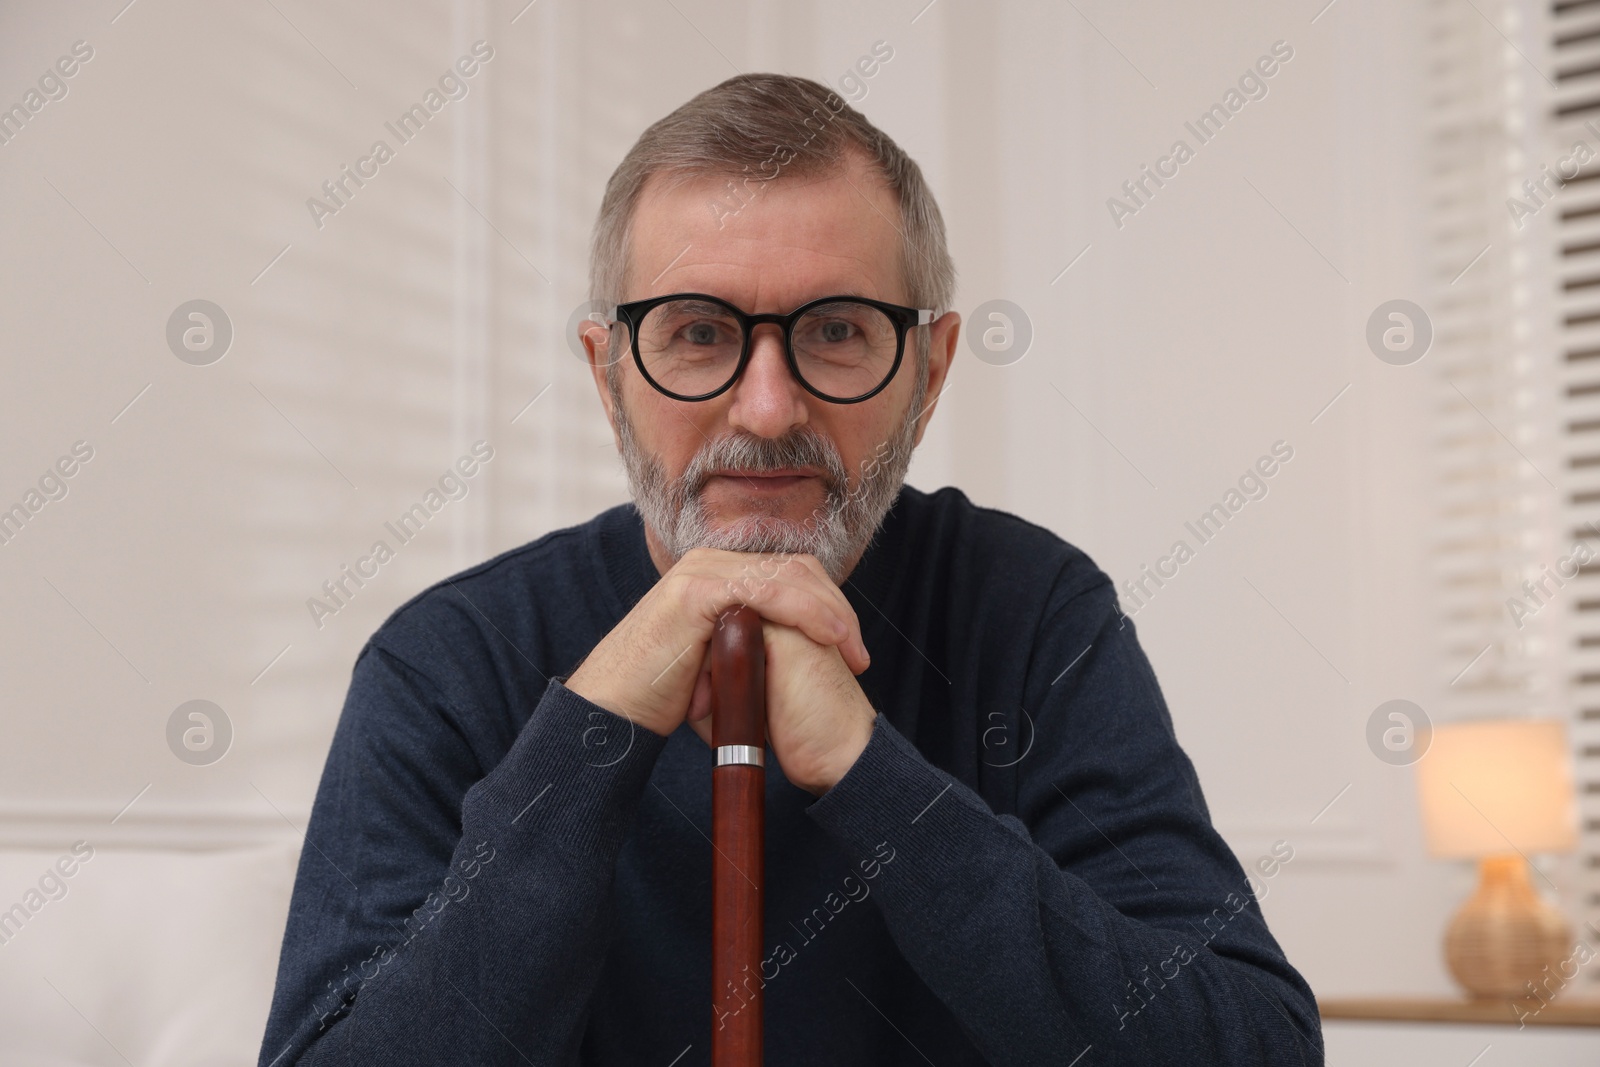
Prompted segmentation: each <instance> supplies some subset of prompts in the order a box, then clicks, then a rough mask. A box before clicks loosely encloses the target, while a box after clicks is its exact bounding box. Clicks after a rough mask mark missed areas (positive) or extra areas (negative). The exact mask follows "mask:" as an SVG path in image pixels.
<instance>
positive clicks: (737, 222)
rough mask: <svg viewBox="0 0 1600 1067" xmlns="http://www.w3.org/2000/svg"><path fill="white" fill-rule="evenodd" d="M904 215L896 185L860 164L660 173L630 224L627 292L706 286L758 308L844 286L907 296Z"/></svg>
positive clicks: (785, 305) (642, 294)
mask: <svg viewBox="0 0 1600 1067" xmlns="http://www.w3.org/2000/svg"><path fill="white" fill-rule="evenodd" d="M730 181H731V182H732V183H733V188H731V189H730V188H729V182H730ZM899 225H900V223H899V206H898V203H897V202H896V199H895V197H894V195H893V194H892V193H891V192H890V191H889V190H888V188H887V187H886V186H885V185H884V183H883V181H882V179H881V178H880V177H878V176H877V175H876V174H875V173H873V172H871V171H868V170H866V169H865V168H863V167H860V166H852V167H850V168H848V169H843V168H841V169H836V170H830V171H826V172H822V173H818V174H808V175H806V176H804V177H792V176H791V177H788V178H785V177H784V176H782V175H780V177H779V178H778V179H777V180H774V181H771V182H765V183H763V182H757V181H755V180H750V181H749V182H745V181H744V180H742V178H732V177H730V176H728V175H726V174H722V175H696V176H693V177H688V178H684V177H680V176H674V178H673V179H672V180H670V181H669V180H657V178H652V179H651V180H650V182H648V183H647V184H646V185H645V187H644V189H643V190H641V193H640V198H639V202H638V205H637V207H636V210H635V212H634V217H633V224H632V226H631V227H630V241H629V245H630V248H629V252H630V255H629V271H628V274H629V280H628V291H627V299H630V300H639V299H644V298H646V297H649V296H658V295H661V294H664V293H673V292H689V291H693V292H705V293H710V294H712V295H714V296H720V297H723V298H724V299H727V300H731V301H733V302H734V303H737V304H739V305H740V306H742V307H744V308H745V309H746V310H747V311H752V312H761V311H768V310H776V311H782V310H788V309H789V308H790V307H792V306H796V305H798V304H800V303H803V302H805V301H806V300H809V299H814V298H816V297H818V296H829V295H836V294H853V295H859V296H868V297H874V298H876V299H880V300H891V301H896V302H901V301H904V300H905V298H906V297H905V293H904V285H903V279H902V277H901V270H900V248H901V240H900V234H899V230H898V227H899ZM766 305H770V307H769V306H766Z"/></svg>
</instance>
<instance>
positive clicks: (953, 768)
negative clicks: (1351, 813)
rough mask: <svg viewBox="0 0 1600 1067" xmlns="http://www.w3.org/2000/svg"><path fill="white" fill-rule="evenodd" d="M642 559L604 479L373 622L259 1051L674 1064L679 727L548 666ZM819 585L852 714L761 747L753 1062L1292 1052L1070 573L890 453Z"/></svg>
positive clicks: (621, 607) (1165, 768) (1045, 549)
mask: <svg viewBox="0 0 1600 1067" xmlns="http://www.w3.org/2000/svg"><path fill="white" fill-rule="evenodd" d="M659 577H660V575H659V572H657V570H656V568H655V565H654V564H653V562H652V561H651V559H650V555H649V552H648V550H647V548H646V546H645V539H644V528H643V525H642V521H641V519H640V517H639V513H638V511H637V510H636V509H635V508H634V507H633V505H632V504H625V505H620V506H618V507H614V508H611V509H609V510H607V511H605V512H602V513H601V514H600V515H598V516H596V517H595V518H594V519H592V520H590V521H589V522H587V523H584V524H582V525H579V526H574V527H571V528H568V529H564V530H559V531H556V532H554V533H551V534H549V535H547V536H545V537H542V538H540V539H539V540H537V541H534V542H533V543H531V544H528V545H525V546H523V547H522V548H518V549H516V550H514V551H511V552H507V553H505V554H504V555H501V556H499V557H497V558H495V559H492V560H490V561H489V562H487V563H484V564H481V565H480V566H477V567H474V568H472V569H470V570H467V571H465V572H463V573H461V574H458V575H456V576H455V577H453V578H449V579H446V580H445V581H443V582H440V583H439V584H438V585H435V586H433V587H432V588H430V589H428V590H427V591H425V592H423V593H422V594H420V595H418V596H417V597H415V598H414V599H412V600H411V601H410V602H409V603H407V604H405V605H404V606H402V607H401V608H400V609H399V610H397V611H396V612H395V613H394V614H393V615H392V616H391V617H390V618H389V619H388V621H387V622H385V623H384V625H383V626H382V627H381V628H380V629H379V630H378V631H377V632H376V633H375V634H373V636H372V638H371V639H370V641H369V642H368V643H367V645H366V646H365V647H364V648H363V649H362V651H361V654H360V655H359V656H358V657H357V659H356V664H355V669H354V672H353V675H352V678H351V683H350V689H349V694H348V696H347V698H346V701H345V705H344V710H343V713H342V714H341V715H340V718H339V722H338V726H337V728H336V730H335V733H334V738H333V745H332V748H331V750H330V751H329V753H328V758H327V763H326V766H325V768H324V770H323V775H322V780H321V784H320V786H319V787H318V790H317V794H316V800H315V803H314V806H313V808H312V813H311V820H310V825H309V827H308V829H307V833H306V844H305V848H304V849H303V851H302V853H301V857H300V863H299V870H298V873H297V876H296V880H295V887H294V894H293V898H292V901H291V904H290V909H289V919H288V927H287V931H286V933H285V936H284V941H283V949H282V955H281V959H280V962H279V968H278V978H277V989H276V993H275V996H274V998H273V1002H272V1008H271V1014H270V1017H269V1019H268V1022H267V1029H266V1035H265V1038H264V1041H263V1044H262V1049H261V1058H260V1064H261V1065H263V1067H267V1065H273V1067H288V1065H290V1064H316V1065H328V1064H341V1065H343V1064H352V1065H353V1064H363V1065H365V1064H410V1063H416V1064H507V1065H512V1064H539V1065H544V1064H559V1065H575V1064H586V1065H587V1064H593V1065H613V1064H615V1065H627V1067H636V1065H640V1064H651V1065H657V1067H668V1065H669V1064H670V1065H673V1067H689V1065H692V1064H707V1063H709V1054H710V1040H711V1030H712V1027H713V1025H714V1020H713V1011H712V1000H711V963H710V948H711V884H710V876H711V843H710V838H709V834H710V830H711V794H710V786H711V770H712V765H713V757H712V753H711V751H710V749H709V748H708V747H707V746H706V745H705V744H704V743H703V742H702V741H701V740H700V739H699V737H698V736H696V735H695V734H694V732H693V731H692V730H691V729H690V728H689V727H688V726H687V725H684V726H683V727H681V728H680V729H678V730H677V731H676V732H675V733H674V734H673V735H672V736H671V737H665V738H664V737H661V736H659V735H657V734H654V733H651V732H650V731H648V730H645V729H643V728H637V729H636V728H634V727H633V726H632V724H631V723H629V722H628V721H627V720H626V719H624V718H622V717H620V716H617V715H614V714H612V713H611V712H609V711H607V710H606V709H604V708H601V707H599V706H597V705H595V704H592V703H590V702H589V701H587V700H585V699H584V698H582V697H580V696H578V695H577V694H575V693H573V692H572V691H571V690H569V689H567V688H566V687H565V686H564V685H562V681H563V680H564V679H565V678H566V677H567V676H568V675H569V674H570V673H571V672H572V671H573V670H574V669H575V668H576V666H577V664H578V663H579V662H580V661H581V660H582V658H583V657H584V656H585V655H587V654H588V652H589V651H590V650H591V649H592V648H593V647H594V646H595V645H596V644H597V643H598V642H599V641H600V639H601V638H602V637H604V636H605V635H606V634H607V633H608V632H609V631H610V630H611V628H612V627H613V626H614V625H616V623H617V622H618V621H619V620H620V619H621V618H622V617H623V615H624V614H626V613H627V611H628V610H629V609H630V608H631V607H632V606H633V605H634V604H635V603H637V602H638V600H639V598H640V597H641V596H642V595H643V594H644V593H645V592H646V591H647V590H648V589H649V588H650V586H651V585H652V584H653V583H654V582H655V581H657V580H658V579H659ZM844 589H845V593H846V596H847V597H848V598H849V601H850V603H851V605H852V606H853V607H854V609H855V611H856V613H857V615H858V616H859V618H860V620H861V625H862V634H863V638H864V640H865V642H866V645H867V648H868V650H869V651H870V652H871V654H872V665H871V666H870V667H869V668H868V669H867V671H866V672H865V673H864V674H862V675H860V676H859V682H860V684H861V687H862V690H863V691H864V692H865V693H866V695H867V697H868V698H869V699H870V700H871V702H872V705H873V707H875V708H876V709H877V710H878V712H879V715H878V718H877V720H876V723H875V725H874V727H873V733H872V737H871V740H870V742H869V743H868V745H867V747H866V749H865V751H863V752H862V754H861V757H860V759H859V760H858V761H857V762H856V764H855V765H854V766H853V767H851V769H850V770H849V772H848V773H847V774H846V775H845V776H844V777H843V778H842V779H840V781H839V782H838V783H836V784H835V785H834V787H833V788H832V789H831V790H829V791H828V792H827V793H826V794H824V795H823V796H821V797H820V798H819V797H814V796H812V795H811V794H810V793H808V792H806V791H804V790H802V789H800V788H798V787H796V786H794V785H792V784H791V783H789V782H788V781H787V780H786V779H785V778H784V777H783V772H782V769H781V768H780V766H779V765H778V762H777V760H776V759H772V758H769V759H768V761H767V793H766V816H767V823H766V900H765V908H766V912H765V934H766V945H767V951H766V953H765V955H766V958H765V959H764V961H763V964H762V969H761V970H762V975H761V978H762V981H763V983H764V985H763V988H764V994H763V995H764V999H765V1005H764V1007H765V1012H764V1015H765V1028H766V1062H767V1063H768V1064H769V1065H771V1067H784V1065H791V1064H793V1065H804V1067H817V1065H828V1067H843V1065H857V1064H860V1065H867V1064H872V1065H884V1064H908V1065H909V1064H915V1065H919V1067H923V1065H926V1064H930V1063H931V1064H937V1065H939V1067H946V1065H957V1064H982V1063H990V1064H996V1065H1007V1067H1009V1065H1015V1064H1061V1065H1066V1064H1073V1063H1080V1064H1081V1067H1090V1065H1099V1064H1108V1063H1117V1064H1120V1063H1127V1064H1140V1065H1144V1067H1154V1065H1157V1064H1180V1063H1181V1064H1185V1065H1191V1067H1192V1065H1196V1064H1218V1065H1224V1064H1225V1065H1228V1067H1250V1065H1255V1064H1261V1065H1266V1064H1271V1065H1274V1067H1281V1065H1285V1064H1298V1065H1320V1064H1322V1062H1323V1056H1322V1035H1321V1024H1320V1020H1319V1019H1318V1015H1317V1008H1316V1004H1315V1001H1314V1000H1313V998H1312V994H1311V990H1310V988H1309V987H1308V986H1307V985H1306V983H1305V981H1304V980H1303V979H1302V978H1301V976H1300V975H1299V973H1297V972H1296V970H1295V969H1294V968H1293V967H1292V966H1290V964H1289V962H1288V961H1287V960H1286V959H1285V958H1284V955H1283V953H1282V951H1281V950H1280V949H1279V947H1278V944H1277V942H1276V941H1275V940H1274V939H1273V937H1272V935H1271V933H1270V932H1268V930H1267V927H1266V924H1265V922H1264V921H1263V919H1262V916H1261V910H1260V907H1259V906H1258V904H1257V903H1256V900H1255V898H1254V895H1253V892H1252V881H1251V879H1249V878H1247V877H1246V872H1245V870H1244V869H1243V868H1242V867H1241V866H1240V864H1239V862H1238V860H1237V859H1235V857H1234V855H1233V853H1232V852H1231V851H1230V850H1229V848H1228V846H1227V845H1226V844H1225V843H1224V842H1223V841H1222V839H1221V838H1220V837H1219V836H1218V835H1217V833H1216V831H1215V830H1214V829H1213V828H1212V826H1211V821H1210V816H1209V813H1208V811H1207V809H1206V804H1205V800H1204V798H1203V797H1202V795H1201V791H1200V784H1199V781H1198V780H1197V778H1196V776H1195V772H1194V768H1193V766H1192V764H1191V763H1190V761H1189V759H1188V757H1187V756H1186V755H1185V754H1184V752H1183V750H1182V749H1181V748H1180V747H1179V745H1178V742H1177V739H1176V738H1175V736H1174V734H1173V728H1172V720H1171V717H1170V715H1169V714H1168V711H1167V708H1166V705H1165V703H1164V701H1163V699H1162V696H1161V692H1160V689H1159V687H1158V686H1157V683H1156V678H1155V675H1154V673H1153V672H1152V671H1151V668H1150V664H1149V662H1148V660H1147V659H1146V657H1145V655H1144V653H1143V651H1142V650H1141V649H1140V647H1139V644H1138V641H1137V639H1136V636H1135V633H1134V626H1133V623H1132V622H1131V621H1130V620H1128V619H1127V618H1125V617H1124V616H1123V615H1122V614H1121V613H1120V612H1119V611H1118V609H1117V607H1116V598H1115V592H1114V589H1113V587H1112V585H1111V582H1110V580H1109V579H1108V578H1107V576H1106V575H1105V573H1104V572H1103V571H1101V570H1100V569H1099V568H1098V567H1097V566H1096V565H1095V564H1094V563H1093V562H1092V561H1091V560H1090V559H1089V558H1088V557H1087V556H1086V555H1084V553H1082V552H1081V551H1079V550H1078V549H1076V548H1074V547H1072V546H1071V545H1069V544H1067V543H1066V542H1064V541H1063V540H1061V539H1060V538H1059V537H1057V536H1055V535H1054V534H1052V533H1051V532H1050V531H1048V530H1045V529H1043V528H1041V527H1039V526H1036V525H1033V524H1032V523H1029V522H1026V521H1024V520H1022V519H1020V518H1017V517H1016V516H1014V515H1010V514H1007V513H1005V512H1002V511H997V510H993V509H988V508H980V507H977V506H975V505H974V504H972V503H971V501H969V500H968V499H967V497H966V496H965V495H963V494H962V493H961V492H960V491H959V490H956V489H950V488H946V489H942V490H940V491H938V492H936V493H931V494H930V493H923V492H920V491H918V490H916V489H913V488H911V487H909V486H907V487H905V488H903V489H902V491H901V493H900V495H899V498H898V499H897V501H896V503H895V506H894V508H893V509H892V510H891V511H890V513H889V516H888V518H887V519H886V520H885V522H884V525H883V527H882V529H881V530H880V531H879V534H878V536H877V538H876V539H875V540H874V542H873V544H872V546H871V547H870V548H869V549H868V551H867V553H866V555H865V556H864V557H863V558H862V561H861V563H860V564H859V566H858V567H857V568H856V571H855V572H854V573H853V574H852V575H851V576H850V577H849V579H848V580H847V581H846V583H845V587H844ZM1284 858H1286V857H1285V856H1284V855H1282V854H1280V855H1279V856H1278V857H1277V859H1279V860H1281V859H1284ZM1264 859H1270V858H1264ZM1275 870H1276V868H1275V867H1274V868H1272V870H1271V871H1269V869H1268V866H1266V865H1264V866H1263V867H1262V873H1260V874H1258V873H1257V872H1256V871H1255V870H1254V865H1252V872H1251V874H1252V876H1253V877H1254V878H1255V883H1254V884H1255V885H1256V886H1259V885H1260V884H1261V879H1263V878H1264V877H1265V876H1266V874H1267V873H1273V872H1275ZM1259 891H1260V890H1259V889H1256V890H1255V892H1259ZM1085 1050H1089V1051H1088V1054H1087V1055H1086V1056H1084V1053H1085ZM1079 1056H1084V1058H1083V1059H1082V1060H1081V1061H1079V1060H1078V1059H1077V1057H1079Z"/></svg>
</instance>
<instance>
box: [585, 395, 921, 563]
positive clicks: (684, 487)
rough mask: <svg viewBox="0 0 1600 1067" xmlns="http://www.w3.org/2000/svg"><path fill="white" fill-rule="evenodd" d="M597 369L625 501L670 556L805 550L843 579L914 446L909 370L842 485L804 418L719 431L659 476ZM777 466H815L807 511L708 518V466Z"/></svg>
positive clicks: (840, 466) (838, 464)
mask: <svg viewBox="0 0 1600 1067" xmlns="http://www.w3.org/2000/svg"><path fill="white" fill-rule="evenodd" d="M606 377H607V381H608V384H609V385H610V387H611V388H610V392H611V399H612V408H613V410H614V411H615V412H616V423H617V436H618V437H619V438H620V439H621V442H622V463H623V466H624V468H625V469H626V470H627V474H628V487H629V489H630V490H631V491H632V493H633V501H634V506H635V507H637V508H638V509H639V513H640V515H641V516H643V518H644V521H645V522H646V523H647V524H648V525H649V526H650V528H651V529H653V530H654V531H655V532H656V537H657V538H658V539H659V540H660V542H661V546H662V548H663V549H664V550H665V552H666V554H667V556H668V557H669V558H670V559H671V560H672V562H673V563H677V561H678V560H680V559H682V558H683V556H684V554H685V553H687V552H688V551H689V550H690V549H692V548H719V549H725V550H728V551H732V552H762V553H810V554H811V555H813V556H815V557H816V558H817V562H819V563H821V564H822V568H823V570H825V571H826V572H827V574H828V577H829V578H831V579H832V580H833V583H834V584H835V585H843V584H844V580H845V578H846V577H848V572H847V571H846V570H845V568H846V567H847V566H849V565H850V564H851V561H852V560H855V559H856V558H857V556H858V555H859V554H860V553H862V552H864V551H865V550H866V548H867V545H868V544H870V543H871V541H872V538H873V536H874V535H875V534H876V533H877V532H878V527H879V526H880V525H881V524H882V522H883V517H884V516H885V515H887V514H888V513H889V508H890V507H891V506H892V505H893V504H894V501H895V497H896V496H898V495H899V492H900V487H901V485H903V484H904V483H905V476H906V470H907V468H909V467H910V466H911V453H912V450H913V449H914V448H915V439H916V428H917V416H918V415H919V414H920V413H921V411H922V402H923V397H924V394H925V393H926V392H927V378H926V376H924V375H921V374H919V375H918V381H917V389H916V395H915V396H914V397H913V398H912V403H911V406H910V408H908V409H907V412H906V417H905V419H904V420H903V421H902V422H901V425H900V428H899V430H898V431H897V432H896V433H895V435H894V436H893V437H892V438H891V439H890V440H888V441H886V442H884V443H882V444H880V445H879V446H878V447H877V448H876V449H875V450H874V451H873V453H872V455H870V456H868V457H867V458H866V459H865V460H864V461H863V462H862V464H861V470H860V471H859V472H857V478H856V484H855V486H854V487H853V488H852V487H851V486H850V485H849V481H848V478H847V474H848V472H847V471H846V470H845V467H844V461H843V459H841V458H840V456H839V450H838V448H837V447H836V446H835V445H834V443H833V442H832V441H830V440H829V439H828V438H826V437H824V436H823V435H822V434H820V433H818V432H817V431H816V430H813V429H811V427H809V426H799V427H796V428H795V430H794V431H793V432H791V433H789V434H786V435H784V436H783V437H780V438H777V439H775V440H773V439H767V438H762V437H756V436H754V435H752V434H745V433H740V434H735V435H732V436H725V437H719V438H717V439H715V440H713V441H711V442H710V443H708V444H707V445H706V446H705V447H703V448H702V449H701V450H700V451H699V452H698V453H697V454H696V455H695V457H694V458H693V459H692V460H690V461H689V465H688V467H687V468H686V469H685V470H684V472H683V474H682V475H680V476H679V477H677V478H675V479H674V478H668V477H667V476H666V474H665V472H664V471H663V470H662V468H661V463H660V462H659V461H658V460H657V459H656V458H655V457H654V456H653V455H650V454H649V453H648V452H646V451H645V450H644V449H642V448H641V447H640V446H639V443H638V441H637V439H636V438H635V437H634V433H633V426H632V425H631V423H630V422H629V421H628V413H627V409H626V408H625V407H624V406H623V404H622V397H621V396H620V395H619V392H620V391H619V390H618V388H617V383H616V381H615V379H614V377H613V376H612V375H610V374H608V375H607V376H606ZM787 467H813V468H816V469H817V470H820V471H821V472H822V480H823V487H824V490H825V492H826V498H825V500H824V501H823V503H822V504H821V505H820V506H819V507H818V508H817V509H816V510H815V511H814V512H812V514H811V515H810V517H809V518H807V519H806V520H804V521H802V522H798V523H796V522H792V521H790V520H788V519H784V518H779V517H777V516H773V515H746V516H744V517H742V518H739V519H736V520H734V522H733V523H731V524H730V525H728V526H725V527H719V526H716V525H714V524H713V522H712V520H711V517H710V515H709V514H708V513H707V510H706V506H705V502H704V501H703V500H702V499H701V493H702V491H703V490H704V489H705V483H706V481H707V479H709V478H710V476H711V472H713V471H717V470H726V469H732V470H749V471H770V470H782V469H784V468H787Z"/></svg>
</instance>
